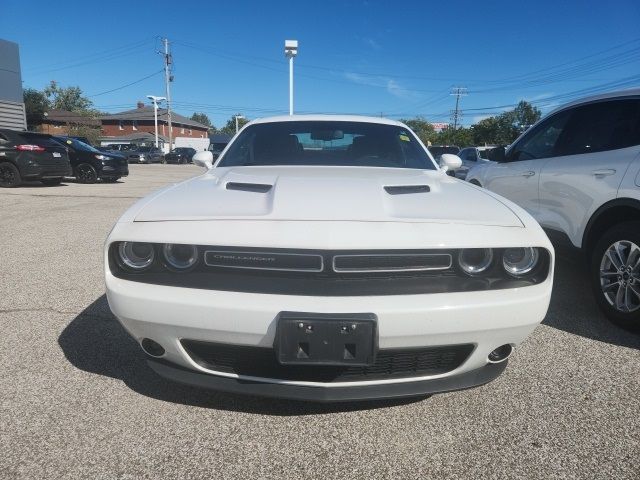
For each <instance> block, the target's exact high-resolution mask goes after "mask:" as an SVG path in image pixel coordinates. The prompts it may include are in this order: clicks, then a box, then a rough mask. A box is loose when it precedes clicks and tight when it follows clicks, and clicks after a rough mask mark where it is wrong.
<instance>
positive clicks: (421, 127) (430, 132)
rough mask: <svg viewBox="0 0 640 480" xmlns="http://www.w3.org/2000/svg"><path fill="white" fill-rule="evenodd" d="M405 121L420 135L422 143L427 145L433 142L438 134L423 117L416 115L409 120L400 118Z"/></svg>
mask: <svg viewBox="0 0 640 480" xmlns="http://www.w3.org/2000/svg"><path fill="white" fill-rule="evenodd" d="M400 121H401V122H402V123H405V124H406V125H407V126H408V127H409V128H410V129H411V130H413V132H414V133H415V134H416V135H417V136H418V138H419V139H420V140H422V143H424V144H425V145H427V142H433V139H434V137H435V136H436V131H435V129H434V128H433V125H431V124H430V123H429V122H427V120H426V119H424V118H423V117H416V118H412V119H409V120H400Z"/></svg>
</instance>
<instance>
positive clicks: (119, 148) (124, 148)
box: [101, 143, 138, 152]
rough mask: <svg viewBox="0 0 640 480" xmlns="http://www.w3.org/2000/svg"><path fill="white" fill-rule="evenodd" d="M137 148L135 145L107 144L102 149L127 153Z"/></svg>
mask: <svg viewBox="0 0 640 480" xmlns="http://www.w3.org/2000/svg"><path fill="white" fill-rule="evenodd" d="M137 147H138V145H136V144H135V143H109V144H108V145H105V146H104V147H102V148H105V149H106V150H108V151H111V152H128V151H129V150H135V149H136V148H137ZM102 148H101V150H102Z"/></svg>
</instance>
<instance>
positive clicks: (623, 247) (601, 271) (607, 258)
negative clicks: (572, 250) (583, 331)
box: [591, 222, 640, 330]
mask: <svg viewBox="0 0 640 480" xmlns="http://www.w3.org/2000/svg"><path fill="white" fill-rule="evenodd" d="M591 283H592V286H593V289H594V292H595V296H596V300H597V302H598V305H599V306H600V308H601V309H602V311H603V312H604V313H605V315H606V316H607V318H609V320H611V321H612V322H613V323H615V324H616V325H618V326H620V327H623V328H626V329H629V330H640V222H625V223H621V224H619V225H616V226H615V227H613V228H611V229H610V230H609V231H607V232H606V233H605V234H604V235H603V236H602V238H600V240H599V241H598V243H597V244H596V246H595V248H594V249H593V252H592V254H591Z"/></svg>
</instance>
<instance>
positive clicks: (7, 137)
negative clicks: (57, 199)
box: [0, 128, 71, 188]
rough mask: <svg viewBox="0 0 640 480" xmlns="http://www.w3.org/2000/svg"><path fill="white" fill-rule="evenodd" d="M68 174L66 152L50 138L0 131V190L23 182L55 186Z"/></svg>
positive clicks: (69, 169)
mask: <svg viewBox="0 0 640 480" xmlns="http://www.w3.org/2000/svg"><path fill="white" fill-rule="evenodd" d="M70 173H71V166H70V165H69V156H68V155H67V150H66V149H65V148H64V147H63V146H62V145H60V144H59V143H58V142H56V141H55V140H54V139H53V138H51V135H45V134H42V133H35V132H20V131H16V130H9V129H6V128H0V187H5V188H6V187H9V188H10V187H17V186H18V185H20V184H21V183H22V182H23V181H24V180H39V181H40V182H42V183H44V184H45V185H57V184H59V183H60V182H61V181H62V178H63V177H65V176H67V175H69V174H70Z"/></svg>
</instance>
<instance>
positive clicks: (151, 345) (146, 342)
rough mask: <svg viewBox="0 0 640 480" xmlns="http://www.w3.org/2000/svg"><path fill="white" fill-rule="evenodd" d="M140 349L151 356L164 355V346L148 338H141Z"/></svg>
mask: <svg viewBox="0 0 640 480" xmlns="http://www.w3.org/2000/svg"><path fill="white" fill-rule="evenodd" d="M140 345H141V346H142V350H144V352H145V353H146V354H147V355H150V356H152V357H161V356H163V355H164V348H162V345H160V344H159V343H158V342H154V341H153V340H151V339H150V338H143V339H142V342H140Z"/></svg>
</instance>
